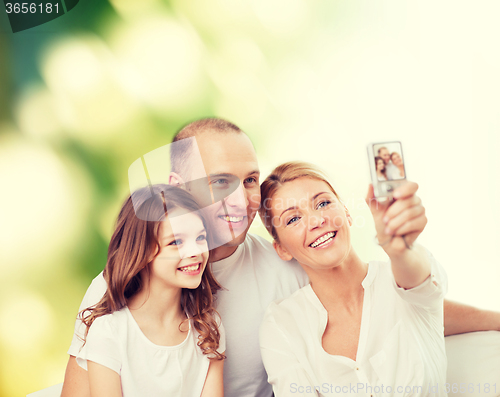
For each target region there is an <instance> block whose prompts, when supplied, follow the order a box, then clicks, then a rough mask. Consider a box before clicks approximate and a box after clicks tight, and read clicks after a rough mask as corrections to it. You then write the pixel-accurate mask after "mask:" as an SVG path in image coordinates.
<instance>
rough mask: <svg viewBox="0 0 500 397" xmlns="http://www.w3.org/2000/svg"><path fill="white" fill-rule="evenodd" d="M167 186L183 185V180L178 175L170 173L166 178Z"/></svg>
mask: <svg viewBox="0 0 500 397" xmlns="http://www.w3.org/2000/svg"><path fill="white" fill-rule="evenodd" d="M168 184H169V185H172V186H179V185H183V184H184V179H182V178H181V176H180V175H179V174H177V173H175V172H171V173H170V175H169V176H168Z"/></svg>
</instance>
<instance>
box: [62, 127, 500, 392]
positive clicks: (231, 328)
mask: <svg viewBox="0 0 500 397" xmlns="http://www.w3.org/2000/svg"><path fill="white" fill-rule="evenodd" d="M193 137H195V138H196V143H197V147H198V149H199V154H200V156H201V159H202V161H203V166H204V169H205V172H206V175H208V184H209V188H210V191H211V192H212V194H213V192H214V189H215V186H218V185H225V184H227V185H229V184H230V183H231V181H232V180H237V181H239V184H240V185H239V187H238V189H237V190H236V191H234V192H232V193H231V194H229V195H228V196H227V197H226V198H224V199H222V200H220V202H215V201H216V200H212V203H213V204H212V205H209V206H207V208H206V210H207V212H206V214H210V215H211V216H210V215H209V216H210V219H209V220H208V222H209V223H210V224H211V228H210V230H213V229H215V233H216V234H217V236H216V238H218V241H219V244H220V245H219V246H214V247H213V249H212V250H211V261H212V269H213V272H214V275H215V277H216V278H217V280H218V281H219V282H220V283H221V284H222V286H223V287H224V288H225V289H224V290H222V291H219V293H218V295H217V310H218V311H219V313H220V314H221V317H222V321H223V323H224V326H225V329H226V356H227V360H226V362H225V366H224V390H225V395H226V397H250V396H253V397H257V396H258V397H270V396H271V395H272V388H271V386H270V385H269V384H268V383H267V375H266V372H265V370H264V366H263V364H262V359H261V356H260V349H259V340H258V334H259V332H258V331H259V326H260V323H261V320H262V317H263V314H264V311H265V309H266V308H267V306H268V305H269V303H271V302H272V301H274V300H276V299H281V298H284V297H287V296H289V295H291V294H292V293H293V292H294V291H296V290H297V289H299V288H301V287H302V286H304V285H306V283H307V282H308V280H307V278H306V276H305V274H304V273H303V271H302V269H301V268H300V266H299V265H298V263H296V262H294V261H292V262H283V261H282V260H281V259H279V258H278V256H277V254H276V253H275V252H274V249H273V248H272V246H271V244H270V243H269V242H267V241H266V240H264V239H263V238H261V237H258V236H254V235H251V234H248V233H247V232H248V229H249V227H250V225H251V223H252V221H253V219H254V217H255V215H256V212H257V209H258V207H259V204H260V188H259V176H260V174H259V168H258V163H257V156H256V153H255V150H254V148H253V145H252V143H251V142H250V139H249V138H248V136H247V135H246V134H245V133H244V132H243V131H241V130H240V129H239V128H238V127H237V126H235V125H234V124H231V123H229V122H227V121H224V120H220V119H203V120H198V121H195V122H193V123H191V124H189V125H187V126H186V127H184V128H183V129H182V130H181V131H180V132H179V133H178V134H177V135H176V136H175V138H174V143H175V142H182V141H183V140H186V141H187V139H188V138H193ZM191 141H192V140H191ZM193 153H195V150H194V148H193V146H192V145H191V144H189V145H186V147H185V148H184V150H182V151H180V152H179V151H176V152H175V153H172V155H171V157H172V158H171V163H172V173H171V175H170V183H171V184H179V185H181V186H185V187H186V188H187V189H188V190H190V186H189V183H187V182H188V181H190V180H192V179H194V178H196V177H195V176H194V173H195V171H196V170H193V169H192V164H194V163H196V162H195V161H191V160H190V159H191V157H190V156H192V154H193ZM198 176H199V175H198ZM196 189H197V188H196V187H193V188H192V193H193V195H194V196H195V197H197V196H198V194H197V192H196ZM105 288H106V286H105V282H104V279H103V278H102V275H99V276H98V277H96V278H95V279H94V281H93V282H92V284H91V286H90V287H89V289H88V291H87V293H86V295H85V297H84V300H83V302H82V306H81V308H85V307H88V306H90V305H92V304H95V303H97V301H98V300H99V299H100V297H101V296H102V295H103V293H104V290H105ZM499 324H500V316H498V315H496V314H493V313H488V312H483V311H478V310H476V309H473V308H470V307H468V306H464V305H459V304H454V303H451V302H447V303H445V334H454V333H463V332H470V331H479V330H486V329H499V328H500V325H499ZM79 346H81V342H79V341H78V338H77V337H74V339H73V343H72V346H71V348H70V349H69V352H68V353H69V354H70V359H69V362H68V366H67V369H66V376H65V381H64V387H63V393H62V397H66V396H72V397H74V396H89V395H90V393H89V388H88V378H87V374H86V371H84V370H83V369H81V368H80V367H79V366H78V365H77V364H76V360H75V358H74V356H75V355H76V354H77V353H78V349H79Z"/></svg>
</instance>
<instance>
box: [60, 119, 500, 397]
mask: <svg viewBox="0 0 500 397" xmlns="http://www.w3.org/2000/svg"><path fill="white" fill-rule="evenodd" d="M183 142H184V143H185V144H183V145H177V147H179V148H182V150H177V151H172V153H171V164H172V172H171V173H170V176H169V184H168V185H160V184H156V185H150V186H147V187H145V188H142V189H140V190H137V191H135V192H133V193H132V194H131V196H130V197H129V198H128V199H127V200H126V202H125V204H124V205H123V207H122V209H121V211H120V214H119V216H118V221H117V224H116V228H115V231H114V233H113V236H112V238H111V242H110V246H109V250H108V259H107V263H106V267H105V269H104V271H103V272H102V273H101V274H100V275H98V276H97V277H96V278H95V279H94V280H93V282H92V284H91V285H90V287H89V289H88V290H87V293H86V295H85V297H84V299H83V301H82V304H81V307H80V314H79V316H78V318H77V321H76V325H75V334H74V336H73V341H72V344H71V347H70V349H69V352H68V353H69V355H70V358H69V361H68V365H67V369H66V375H65V381H64V385H63V391H62V396H63V397H65V396H93V397H94V396H106V397H114V396H189V397H191V396H204V397H207V396H223V395H224V394H225V395H226V396H230V397H250V396H253V397H261V396H262V397H270V396H272V395H273V393H274V395H275V396H277V397H281V396H288V395H291V396H294V395H307V396H311V395H334V394H337V395H338V394H353V395H363V396H366V395H368V396H370V395H408V396H410V395H412V396H420V395H422V396H423V395H428V390H427V389H426V387H425V386H426V385H428V384H430V383H433V384H435V383H444V382H445V375H446V356H445V350H444V335H445V334H454V333H462V332H470V331H477V330H486V329H498V328H499V326H498V324H497V322H499V320H498V317H492V316H491V315H490V314H489V313H487V312H482V311H480V310H476V309H474V308H470V307H468V306H465V305H461V304H457V303H454V302H448V301H446V300H445V301H444V306H443V296H444V293H445V291H446V275H445V273H444V271H443V270H442V268H441V267H440V265H439V264H438V263H437V262H436V261H435V260H434V259H433V258H432V255H430V253H428V252H427V251H426V250H425V249H424V248H423V247H420V246H418V245H416V244H414V242H415V239H416V238H417V237H418V235H419V234H420V233H421V232H422V230H423V229H424V227H425V225H426V222H427V221H426V217H425V214H424V208H423V206H422V204H421V201H420V199H419V198H418V197H417V196H416V191H417V185H416V184H415V183H411V182H408V183H406V184H404V185H402V186H400V187H399V188H398V189H397V190H396V191H395V192H394V197H395V201H394V202H393V203H391V204H380V203H378V202H377V201H376V200H375V199H374V197H373V190H372V189H371V188H370V189H369V192H368V196H367V203H368V205H369V207H370V209H371V212H372V215H373V219H374V222H375V226H376V230H377V238H378V241H379V243H380V245H381V246H382V247H383V249H384V250H385V252H386V253H387V254H388V256H389V259H390V263H383V262H368V263H367V262H365V261H363V260H362V259H361V258H360V257H358V256H357V254H356V253H355V251H354V249H353V247H352V246H351V240H350V226H351V224H352V218H351V216H350V214H349V210H348V208H346V207H345V206H344V205H343V204H342V202H341V200H340V198H339V195H338V194H337V192H336V191H335V189H334V188H333V186H332V185H331V184H330V183H329V182H328V180H327V179H326V178H325V176H324V175H323V174H322V173H321V171H319V170H318V169H316V167H314V166H312V165H310V164H307V163H300V162H291V163H286V164H282V165H280V166H278V167H277V168H276V169H275V170H274V171H273V172H272V173H271V175H269V176H268V177H267V178H266V180H265V181H264V182H263V183H262V185H260V184H259V176H260V173H259V168H258V163H257V157H256V153H255V150H254V148H253V145H252V143H251V141H250V139H249V138H248V136H247V135H246V134H245V133H244V132H243V131H241V130H240V129H239V128H238V127H237V126H235V125H234V124H232V123H230V122H227V121H225V120H221V119H212V118H210V119H202V120H198V121H195V122H193V123H190V124H188V125H187V126H186V127H184V128H183V129H182V130H181V131H180V132H179V133H178V134H177V135H176V136H175V138H174V142H173V143H183ZM172 147H173V146H172ZM195 149H196V150H195ZM197 156H198V157H199V158H195V157H197ZM200 167H201V168H202V174H204V175H205V176H206V177H205V181H206V187H207V189H206V191H208V192H210V193H209V196H211V197H212V201H211V202H210V203H209V205H207V203H206V200H204V199H202V196H204V194H202V193H199V192H198V191H197V190H196V188H195V186H199V184H193V185H190V184H189V183H188V182H190V181H192V180H194V179H195V178H197V177H199V176H200V172H199V171H200V169H198V168H200ZM235 181H236V182H237V188H236V189H230V188H227V195H226V196H224V195H222V196H220V194H219V195H218V194H215V193H214V192H215V191H216V190H219V191H223V190H224V188H225V187H228V186H230V185H231V184H232V183H234V182H235ZM205 196H206V194H205ZM221 197H222V198H221ZM258 211H259V213H260V216H261V218H262V220H263V223H264V225H265V226H266V228H267V230H268V231H269V232H270V234H271V236H272V238H273V239H274V242H273V244H270V243H269V242H268V241H267V240H265V239H263V238H261V237H258V236H255V235H252V234H249V233H248V229H249V227H250V225H251V223H252V221H253V219H254V217H255V216H256V214H257V212H258ZM443 307H444V330H443ZM259 331H260V332H259ZM360 384H362V385H364V386H363V388H362V389H360V388H359V386H357V387H356V389H355V392H354V393H353V385H360ZM324 385H329V386H330V387H329V388H327V389H324V388H323V387H321V386H324ZM380 387H384V389H383V391H381V389H380ZM419 387H420V389H419ZM441 391H442V395H445V393H444V389H441ZM434 395H435V394H434Z"/></svg>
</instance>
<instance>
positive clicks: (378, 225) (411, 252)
mask: <svg viewBox="0 0 500 397" xmlns="http://www.w3.org/2000/svg"><path fill="white" fill-rule="evenodd" d="M417 190H418V185H417V184H416V183H415V182H406V183H405V184H403V185H401V186H399V187H398V188H397V189H395V190H394V199H395V200H394V201H387V202H384V203H379V202H378V201H377V200H376V198H375V196H374V195H373V186H372V185H370V188H369V189H368V194H367V196H366V203H367V204H368V206H369V207H370V210H371V212H372V215H373V220H374V221H375V229H376V230H377V239H378V241H379V244H380V245H381V246H382V248H383V249H384V251H385V252H386V253H387V255H389V258H390V259H391V265H392V272H393V274H394V279H395V280H396V283H397V284H398V285H399V286H400V287H402V288H405V289H410V288H413V287H416V286H417V285H420V284H422V283H423V282H424V281H425V279H426V278H427V277H429V275H430V271H431V266H430V262H429V259H428V257H427V255H426V253H425V250H423V249H421V248H419V247H415V248H414V249H410V248H411V247H412V245H413V243H414V242H415V240H416V239H417V237H418V236H419V235H420V233H422V231H423V230H424V228H425V225H426V224H427V217H426V216H425V209H424V207H423V206H422V201H421V200H420V198H419V197H418V196H416V195H415V193H416V192H417Z"/></svg>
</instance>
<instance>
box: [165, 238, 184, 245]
mask: <svg viewBox="0 0 500 397" xmlns="http://www.w3.org/2000/svg"><path fill="white" fill-rule="evenodd" d="M180 244H182V240H181V239H180V238H177V239H175V240H174V241H172V242H171V243H169V244H168V245H180Z"/></svg>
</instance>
